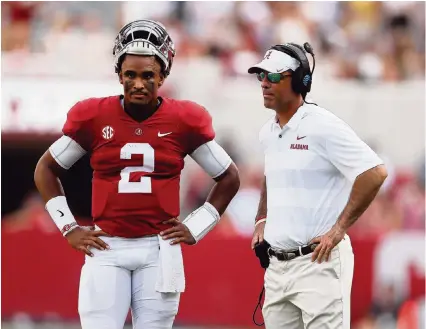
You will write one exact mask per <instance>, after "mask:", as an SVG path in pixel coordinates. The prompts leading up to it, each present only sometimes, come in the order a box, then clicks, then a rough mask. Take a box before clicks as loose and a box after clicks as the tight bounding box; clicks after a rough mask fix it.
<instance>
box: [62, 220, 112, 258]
mask: <svg viewBox="0 0 426 329" xmlns="http://www.w3.org/2000/svg"><path fill="white" fill-rule="evenodd" d="M99 236H110V235H109V234H108V233H106V232H104V231H90V230H87V229H84V228H81V227H77V228H75V229H74V230H72V231H71V232H70V233H68V234H67V235H66V236H65V238H66V239H67V240H68V243H69V244H70V245H71V247H73V248H74V249H76V250H78V251H81V252H83V253H85V254H86V255H88V256H90V257H92V256H93V254H92V253H91V252H90V250H89V247H93V248H96V249H99V250H105V249H109V246H108V245H107V244H106V243H105V242H104V241H102V240H101V239H100V238H98V237H99Z"/></svg>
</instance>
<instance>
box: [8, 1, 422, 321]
mask: <svg viewBox="0 0 426 329" xmlns="http://www.w3.org/2000/svg"><path fill="white" fill-rule="evenodd" d="M1 6H2V38H1V42H2V56H7V57H8V58H9V61H8V63H9V64H14V65H8V67H5V68H2V70H3V69H4V70H6V71H7V70H9V72H12V71H13V70H15V69H16V68H18V67H20V66H22V65H23V64H22V63H23V62H25V61H26V59H27V58H29V57H30V56H31V57H34V56H43V57H44V58H46V57H47V58H51V59H55V62H54V63H56V64H57V66H55V67H58V68H59V67H60V66H64V65H63V63H64V62H65V61H66V63H67V65H66V66H67V67H73V59H74V60H76V62H75V64H76V65H77V59H78V65H79V67H80V70H79V71H78V72H79V74H83V75H85V74H94V75H95V76H99V77H102V76H103V75H105V72H104V71H103V70H104V67H110V68H111V74H113V72H112V66H111V63H112V44H113V40H114V38H115V36H116V33H117V31H118V30H119V29H120V28H121V26H122V25H124V24H125V23H127V22H129V21H131V20H133V19H138V18H142V17H143V18H150V19H157V20H159V21H160V22H162V23H163V24H164V25H165V26H166V27H167V30H168V31H169V33H170V34H171V36H172V37H173V40H174V42H175V44H176V49H177V59H176V60H181V59H184V58H186V59H191V58H195V57H209V58H211V59H212V60H214V61H217V62H220V63H221V67H222V73H223V75H224V76H226V77H230V78H232V77H237V76H245V75H246V70H247V67H248V66H249V65H250V64H252V63H254V62H257V61H258V59H259V57H260V56H262V55H263V53H264V51H265V50H266V49H267V47H269V46H270V45H271V44H274V43H280V42H286V41H293V42H298V43H303V42H305V41H306V40H309V41H310V42H311V44H312V45H313V48H314V49H317V51H318V52H320V53H321V58H319V59H318V61H317V65H318V66H320V67H321V68H322V69H321V72H326V73H327V74H329V75H330V78H334V79H342V80H346V79H348V80H358V81H361V82H371V81H390V82H397V81H403V80H411V79H418V80H424V78H425V2H406V1H404V2H393V1H392V2H391V1H388V2H361V1H354V2H337V1H329V2H311V1H308V2H257V1H255V2H168V1H164V2H163V1H161V2H155V3H153V2H91V1H83V2H32V1H31V2H30V1H28V2H2V5H1ZM89 54H90V56H89ZM105 54H111V57H108V56H106V55H105ZM82 61H83V62H84V63H85V64H88V65H86V66H84V68H82V66H81V63H82ZM104 64H105V66H103V65H104ZM106 65H108V66H106ZM74 67H76V66H74ZM88 67H89V68H90V69H89V71H87V70H86V68H88ZM30 69H31V70H36V69H37V68H36V67H31V68H30ZM18 71H19V70H18ZM62 72H63V71H61V70H59V69H58V70H57V71H55V70H53V72H50V73H51V74H60V73H62ZM88 72H89V73H88ZM15 73H16V72H15ZM26 73H28V72H26ZM18 74H19V72H18ZM70 74H71V73H70ZM92 77H93V76H92ZM219 139H221V141H220V142H221V144H222V145H223V146H224V148H225V149H227V151H228V152H229V153H230V154H231V156H232V157H233V159H234V160H235V162H236V163H237V165H238V166H239V168H240V172H241V175H242V176H241V178H242V184H241V189H240V191H239V193H238V195H237V196H236V198H235V199H234V200H233V202H232V203H231V205H230V207H229V209H228V211H227V213H226V214H225V216H224V218H223V219H222V220H221V222H220V225H219V226H218V227H217V229H216V231H217V233H218V234H220V235H221V236H223V238H226V237H232V236H243V237H249V236H251V234H252V232H253V219H254V216H255V213H256V210H257V204H258V200H259V193H260V183H261V178H262V175H263V172H262V168H257V167H254V166H252V164H251V163H249V162H247V161H246V159H245V158H243V157H242V156H241V154H239V151H238V146H237V145H235V144H234V143H233V142H232V139H231V138H230V137H229V136H227V135H226V134H222V135H219ZM370 146H372V147H373V148H374V145H372V144H370ZM377 151H378V152H379V154H380V150H377ZM381 156H382V157H383V159H384V160H385V162H386V164H387V167H388V170H389V178H388V180H387V182H386V184H385V186H383V187H382V189H381V191H380V193H379V195H378V197H377V198H376V199H375V201H374V202H373V203H372V205H371V206H370V208H369V209H368V210H367V211H366V212H365V213H364V215H363V216H362V218H360V219H359V220H358V222H357V223H356V224H355V225H354V227H353V228H352V229H351V231H350V234H351V235H352V236H360V237H369V236H371V237H380V236H382V235H385V234H387V233H389V232H394V231H413V230H414V231H419V232H425V162H424V159H423V157H422V158H421V159H420V158H419V160H418V166H417V168H413V169H411V170H406V169H403V170H401V169H400V168H397V167H395V166H394V165H393V164H392V160H391V159H388V158H387V157H386V155H385V154H381ZM211 185H212V182H211V180H210V178H209V177H208V176H207V175H206V174H204V173H203V172H202V171H201V170H200V169H198V168H197V167H195V166H193V167H191V174H190V176H188V178H187V181H186V188H185V189H184V195H183V196H182V201H183V211H182V213H183V214H186V213H188V212H189V211H190V210H191V209H194V208H196V207H198V206H199V205H201V204H202V203H203V202H204V200H205V197H206V195H207V193H208V191H209V190H210V187H211ZM2 219H3V221H2V223H3V225H2V226H3V229H6V230H19V229H23V227H25V226H26V225H28V223H29V222H30V221H36V222H37V223H39V224H40V225H47V226H48V225H50V224H47V223H50V219H49V218H48V216H47V214H46V212H44V207H43V204H42V201H41V200H40V199H39V198H38V196H37V195H36V194H31V193H30V194H28V197H27V199H26V201H25V202H24V203H23V207H22V208H20V209H19V210H17V211H15V212H12V213H9V214H7V215H6V216H4V217H3V218H2ZM5 220H7V221H5ZM41 223H44V224H41ZM388 293H389V298H387V299H386V298H384V299H377V300H376V301H375V302H374V303H373V305H372V306H371V312H370V314H367V315H366V317H365V318H364V319H363V320H362V321H361V322H359V323H358V326H357V327H356V328H357V329H382V328H396V326H397V317H398V312H399V311H400V306H401V305H402V301H401V300H399V299H398V298H396V297H394V296H393V295H392V291H388ZM422 310H424V304H423V308H422ZM400 328H401V327H398V329H400ZM402 329H404V328H402ZM407 329H408V327H407Z"/></svg>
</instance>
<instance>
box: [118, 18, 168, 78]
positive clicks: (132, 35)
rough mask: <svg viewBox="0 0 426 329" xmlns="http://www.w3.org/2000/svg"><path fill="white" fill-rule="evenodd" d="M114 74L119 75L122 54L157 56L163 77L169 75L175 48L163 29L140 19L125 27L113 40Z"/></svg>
mask: <svg viewBox="0 0 426 329" xmlns="http://www.w3.org/2000/svg"><path fill="white" fill-rule="evenodd" d="M112 53H113V55H114V62H115V72H116V73H119V69H120V68H119V67H118V64H119V61H120V58H121V57H122V56H123V55H124V54H132V55H141V56H157V57H158V59H159V60H160V61H161V63H162V68H163V72H164V74H165V76H166V77H167V76H168V75H169V74H170V70H171V68H172V64H173V57H174V56H175V54H176V51H175V46H174V44H173V41H172V39H171V38H170V35H169V34H168V33H167V31H166V29H165V27H164V26H163V25H162V24H161V23H159V22H156V21H152V20H147V19H141V20H137V21H134V22H131V23H129V24H127V25H125V26H124V27H123V28H122V29H121V30H120V32H118V35H117V37H116V38H115V44H114V49H113V51H112Z"/></svg>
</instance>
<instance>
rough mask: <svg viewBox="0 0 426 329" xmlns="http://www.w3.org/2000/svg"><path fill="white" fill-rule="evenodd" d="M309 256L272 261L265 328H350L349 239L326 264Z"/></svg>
mask: <svg viewBox="0 0 426 329" xmlns="http://www.w3.org/2000/svg"><path fill="white" fill-rule="evenodd" d="M311 257H312V254H309V255H305V256H299V257H297V258H295V259H292V260H290V261H279V260H277V259H276V258H275V257H272V258H271V263H270V265H269V267H268V269H267V270H266V273H265V302H264V305H263V309H262V313H263V318H264V320H265V328H266V329H349V328H350V296H351V287H352V277H353V270H354V255H353V252H352V246H351V242H350V240H349V237H348V236H345V238H344V240H342V241H341V242H340V243H339V244H338V245H337V246H336V247H335V248H334V249H333V250H332V251H331V255H330V260H329V261H328V262H324V261H323V262H322V263H321V264H318V262H317V261H315V262H314V263H313V262H312V261H311Z"/></svg>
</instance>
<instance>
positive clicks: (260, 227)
mask: <svg viewBox="0 0 426 329" xmlns="http://www.w3.org/2000/svg"><path fill="white" fill-rule="evenodd" d="M265 224H266V222H262V223H259V224H257V225H256V227H255V228H254V233H253V239H251V249H254V246H255V245H256V244H257V243H261V242H262V241H263V232H264V231H265Z"/></svg>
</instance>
